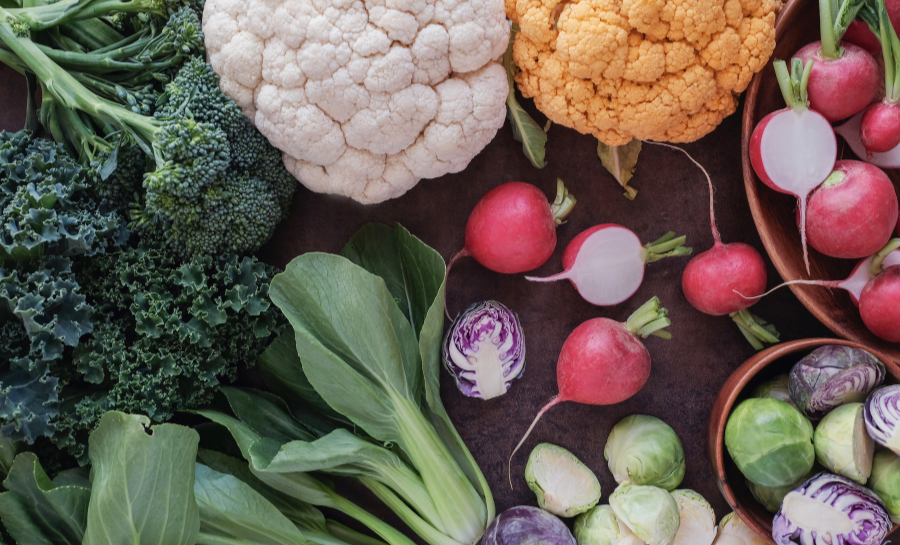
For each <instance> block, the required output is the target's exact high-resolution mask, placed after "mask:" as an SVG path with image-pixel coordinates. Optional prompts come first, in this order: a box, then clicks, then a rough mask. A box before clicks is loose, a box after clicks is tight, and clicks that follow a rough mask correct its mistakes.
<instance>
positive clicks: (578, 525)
mask: <svg viewBox="0 0 900 545" xmlns="http://www.w3.org/2000/svg"><path fill="white" fill-rule="evenodd" d="M575 541H576V542H578V545H644V542H643V541H641V539H640V538H639V537H638V536H636V535H634V532H632V531H631V529H630V528H628V526H626V525H625V524H624V523H623V522H622V521H621V520H619V518H618V517H616V514H615V513H614V512H613V510H612V507H610V506H608V505H598V506H596V507H594V508H592V509H591V510H590V511H587V512H585V513H582V514H580V515H578V517H576V518H575Z"/></svg>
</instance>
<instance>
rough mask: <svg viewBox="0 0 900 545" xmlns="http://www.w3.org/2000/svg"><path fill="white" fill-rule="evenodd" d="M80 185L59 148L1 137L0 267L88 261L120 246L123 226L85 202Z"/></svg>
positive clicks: (78, 172) (77, 169)
mask: <svg viewBox="0 0 900 545" xmlns="http://www.w3.org/2000/svg"><path fill="white" fill-rule="evenodd" d="M84 181H85V177H84V172H83V169H82V168H81V166H80V165H79V164H78V163H77V162H75V160H74V159H73V158H72V157H70V156H69V155H68V154H67V153H66V152H65V150H64V149H63V146H62V144H58V143H55V142H52V141H49V140H44V139H40V138H32V137H31V135H30V133H28V132H26V131H21V132H18V133H9V132H5V131H4V132H2V133H0V262H5V261H31V260H34V259H37V258H39V257H40V256H43V255H51V254H52V255H61V256H74V255H93V254H96V253H99V252H103V251H106V249H107V248H109V247H112V246H117V245H121V244H122V243H124V241H125V239H126V238H127V230H126V227H125V223H124V222H123V221H122V219H121V217H120V216H119V215H118V213H115V212H109V213H103V212H101V211H100V210H99V209H98V207H97V206H96V204H95V203H94V202H93V201H91V200H88V199H86V198H84V197H85V196H86V192H85V191H84V190H85V188H86V185H85V184H84Z"/></svg>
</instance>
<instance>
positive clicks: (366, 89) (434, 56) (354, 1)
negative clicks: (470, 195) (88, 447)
mask: <svg viewBox="0 0 900 545" xmlns="http://www.w3.org/2000/svg"><path fill="white" fill-rule="evenodd" d="M203 21H204V25H203V30H204V33H205V34H206V36H207V38H206V46H207V49H208V51H209V58H210V63H211V64H212V66H213V68H214V69H215V70H216V72H218V73H219V75H220V76H221V80H220V85H221V87H222V90H223V91H225V92H226V93H227V94H228V95H229V96H231V97H232V98H234V99H235V101H236V102H237V103H238V105H240V107H241V108H242V109H243V111H244V113H245V114H246V115H247V116H248V117H249V118H250V119H251V120H253V122H254V123H255V124H256V126H257V128H258V129H259V130H260V132H262V134H264V135H265V136H266V137H267V138H268V139H269V141H270V142H271V143H272V145H274V146H276V147H277V148H279V149H280V150H282V152H283V153H284V163H285V166H286V167H287V168H288V170H289V171H290V172H291V173H292V174H294V176H296V177H297V178H298V180H300V182H301V183H303V184H304V185H305V186H307V187H308V188H310V189H311V190H313V191H318V192H324V193H335V194H339V195H346V196H349V197H351V198H353V199H356V200H358V201H360V202H364V203H375V202H380V201H383V200H385V199H390V198H394V197H398V196H400V195H402V194H403V193H405V192H406V191H408V190H409V189H410V188H412V187H413V186H414V185H415V184H416V183H417V182H418V181H419V180H420V179H421V178H433V177H437V176H441V175H443V174H446V173H448V172H458V171H460V170H462V169H463V168H465V167H466V165H467V164H468V163H469V161H471V159H472V158H473V157H474V156H475V155H476V154H478V152H480V151H481V150H482V149H483V148H484V146H486V145H487V144H488V142H490V141H491V139H492V138H493V137H494V135H495V134H496V133H497V130H498V129H499V128H500V127H501V126H502V125H503V122H504V119H505V103H506V96H507V94H508V90H509V86H508V83H507V78H506V71H505V70H504V68H503V67H502V66H501V65H500V62H499V59H500V57H501V56H502V55H503V52H504V51H505V50H506V46H507V44H508V42H509V22H508V21H507V20H506V17H505V14H504V7H503V0H311V1H304V2H297V1H294V0H207V1H206V7H205V11H204V17H203ZM626 51H627V47H626Z"/></svg>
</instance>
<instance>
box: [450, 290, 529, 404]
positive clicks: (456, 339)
mask: <svg viewBox="0 0 900 545" xmlns="http://www.w3.org/2000/svg"><path fill="white" fill-rule="evenodd" d="M443 358H444V365H445V366H446V367H447V369H448V370H449V371H450V374H452V375H453V378H455V379H456V385H457V386H459V389H460V391H462V393H464V394H465V395H467V396H469V397H478V398H481V399H491V398H494V397H497V396H501V395H503V394H505V393H506V391H507V390H509V386H510V384H511V383H512V381H513V380H514V379H517V378H519V377H520V376H522V372H523V371H524V370H525V336H524V333H522V326H521V325H519V318H518V316H516V315H515V314H514V313H513V311H511V310H509V309H508V308H506V307H505V306H503V305H502V304H501V303H498V302H497V301H484V302H483V303H475V304H474V305H472V306H470V307H469V308H468V309H466V311H465V312H463V313H462V315H460V316H459V318H457V319H456V321H455V322H453V325H452V326H451V327H450V331H448V332H447V337H446V338H445V339H444V350H443Z"/></svg>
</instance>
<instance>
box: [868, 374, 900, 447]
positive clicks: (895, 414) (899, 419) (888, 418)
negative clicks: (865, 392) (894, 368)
mask: <svg viewBox="0 0 900 545" xmlns="http://www.w3.org/2000/svg"><path fill="white" fill-rule="evenodd" d="M865 417H866V431H868V432H869V435H870V436H871V437H872V439H874V440H875V442H876V443H878V444H879V445H884V446H886V447H887V448H889V449H891V450H893V451H894V452H896V453H897V455H898V456H900V384H895V385H894V386H885V387H884V388H879V389H877V390H875V391H874V392H872V395H870V396H869V399H867V400H866V409H865Z"/></svg>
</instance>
